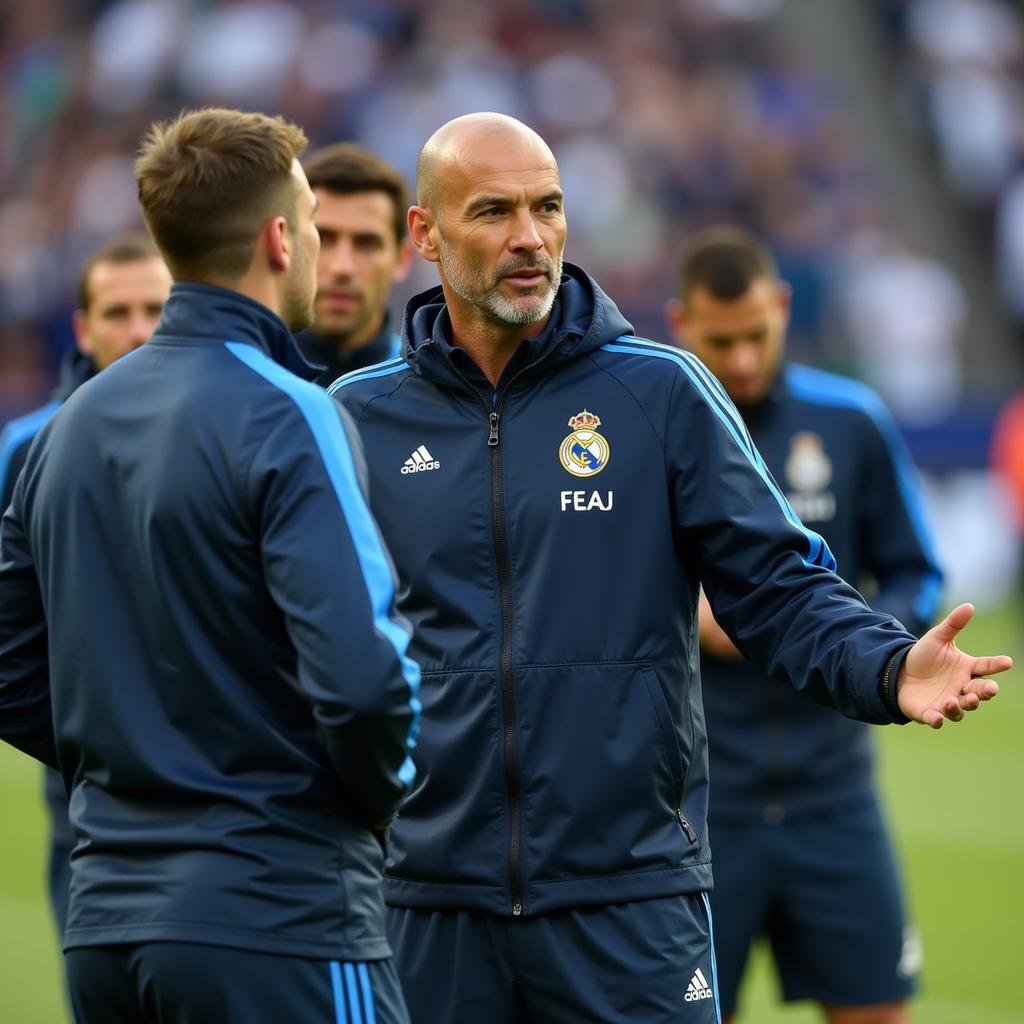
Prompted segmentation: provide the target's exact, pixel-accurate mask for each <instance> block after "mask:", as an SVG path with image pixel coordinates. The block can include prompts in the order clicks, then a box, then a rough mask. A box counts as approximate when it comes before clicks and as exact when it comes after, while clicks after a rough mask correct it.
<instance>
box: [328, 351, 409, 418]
mask: <svg viewBox="0 0 1024 1024" xmlns="http://www.w3.org/2000/svg"><path fill="white" fill-rule="evenodd" d="M411 372H412V370H411V369H410V367H409V364H408V363H407V362H406V361H405V360H404V359H403V358H402V357H401V356H395V357H393V358H391V359H386V360H384V362H382V363H374V364H373V365H372V366H364V367H361V368H360V369H358V370H352V371H351V372H350V373H346V374H345V375H344V376H342V377H339V378H338V379H337V380H336V381H335V382H334V383H333V384H331V385H330V387H328V389H327V394H328V395H330V396H331V397H332V398H334V399H335V400H336V401H338V402H341V404H342V405H344V406H345V407H346V408H349V409H352V408H355V407H359V406H365V405H366V403H368V402H370V401H372V400H373V399H374V398H379V397H380V396H381V395H386V394H389V393H390V392H392V391H394V390H395V388H396V387H397V385H398V384H399V383H400V382H401V381H402V380H403V379H404V375H407V374H409V373H411Z"/></svg>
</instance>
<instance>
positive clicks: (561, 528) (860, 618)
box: [330, 114, 1009, 1024]
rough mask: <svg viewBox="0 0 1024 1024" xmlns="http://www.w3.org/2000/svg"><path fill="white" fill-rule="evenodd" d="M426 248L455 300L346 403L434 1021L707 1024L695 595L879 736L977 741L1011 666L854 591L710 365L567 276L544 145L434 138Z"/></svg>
mask: <svg viewBox="0 0 1024 1024" xmlns="http://www.w3.org/2000/svg"><path fill="white" fill-rule="evenodd" d="M409 230H410V236H411V238H412V241H413V244H414V245H415V246H416V248H417V249H418V250H419V252H420V253H421V255H423V256H424V257H425V258H426V259H428V260H429V261H431V262H433V263H435V264H436V265H437V267H438V270H439V272H440V277H441V285H440V287H438V288H434V289H431V290H430V291H428V292H425V293H423V294H421V295H418V296H416V297H415V298H413V299H412V300H410V302H409V303H408V304H407V306H406V310H405V316H404V322H403V347H402V355H401V357H400V358H396V359H393V360H390V361H388V362H385V363H382V364H380V365H378V366H375V367H367V368H365V369H363V370H358V371H355V372H353V373H351V374H349V375H347V376H345V377H342V378H341V379H340V380H339V381H337V382H335V384H334V385H332V387H331V389H330V390H331V391H332V392H333V393H334V394H335V395H336V396H337V397H338V398H339V399H340V400H341V402H342V404H343V405H344V406H345V408H346V409H347V410H348V411H349V413H351V415H352V417H353V418H354V420H355V421H356V424H357V427H358V429H359V432H360V435H361V437H362V439H363V443H364V445H365V447H366V453H367V465H368V467H369V471H370V494H371V503H372V508H373V511H374V513H375V515H376V516H377V519H378V522H379V524H380V526H381V531H382V533H383V535H384V537H385V539H386V541H387V543H388V545H389V548H390V550H391V552H392V555H393V557H394V560H395V566H396V569H397V571H398V576H399V590H398V605H399V608H400V610H401V611H402V612H404V614H405V615H406V616H407V617H408V618H409V620H410V622H411V624H412V626H413V641H412V644H411V646H410V654H411V655H412V656H413V657H415V658H416V659H417V660H418V661H419V662H420V663H421V666H422V669H423V682H422V689H421V694H420V696H421V700H422V703H423V728H422V730H421V732H420V735H419V738H418V740H417V746H416V751H415V761H416V765H417V771H418V774H417V781H416V783H415V784H414V786H413V788H412V790H411V791H410V793H409V796H408V798H407V800H406V802H405V803H404V804H403V806H402V809H401V812H400V815H399V817H398V819H397V820H396V822H395V826H394V829H393V832H392V845H391V847H390V853H389V858H388V863H387V869H386V880H385V898H386V900H387V902H388V904H389V911H388V921H389V934H390V936H391V938H392V942H393V944H394V947H395V961H396V965H397V967H398V970H399V975H400V977H401V980H402V984H403V987H404V990H405V994H406V1000H407V1002H408V1004H409V1010H410V1016H411V1018H412V1020H413V1021H415V1022H419V1024H451V1022H458V1024H470V1022H472V1024H478V1022H480V1021H487V1022H488V1024H525V1022H531V1024H542V1022H543V1024H547V1022H551V1024H555V1022H557V1024H567V1022H584V1021H587V1022H595V1021H600V1022H607V1024H615V1022H621V1024H626V1022H629V1024H636V1022H637V1021H644V1022H645V1024H657V1022H662V1021H664V1022H668V1021H673V1022H679V1021H700V1022H711V1021H715V1020H716V1019H717V1015H718V1011H717V999H716V996H715V978H716V970H715V963H714V955H713V946H712V937H711V917H710V912H709V904H708V897H707V893H708V890H709V889H710V888H711V881H712V876H711V850H710V846H709V843H708V837H707V828H706V824H705V820H706V815H707V806H708V771H707V740H706V733H705V726H704V712H703V708H702V706H701V698H700V682H699V667H698V649H697V634H696V616H697V601H698V593H699V587H700V584H701V583H702V582H703V585H704V587H705V589H706V591H707V593H708V596H709V598H710V600H711V603H712V606H713V607H714V609H715V614H716V615H717V616H718V620H719V622H720V623H721V624H722V626H723V628H724V629H726V631H727V632H728V634H729V635H730V637H731V638H732V639H733V641H734V642H735V643H736V644H737V646H738V647H739V648H740V649H741V650H742V651H744V653H745V654H746V655H747V656H748V657H750V658H751V659H752V660H753V661H755V662H756V663H757V664H759V665H760V666H761V667H762V668H763V669H765V670H766V671H767V672H769V673H770V674H772V675H774V676H780V677H783V678H786V679H788V680H789V681H790V682H791V683H792V684H793V685H794V686H796V687H797V688H798V689H800V690H802V691H804V692H805V693H807V694H809V695H811V696H813V697H815V698H817V699H819V700H822V701H825V702H828V703H832V704H834V705H835V706H836V707H838V709H839V710H840V711H842V712H843V713H845V714H846V715H848V716H850V717H853V718H858V719H862V720H865V721H872V722H879V723H885V722H904V721H906V720H907V719H908V718H912V719H916V720H917V721H923V722H925V723H927V724H928V725H930V726H932V727H937V726H939V725H941V724H942V722H943V721H944V719H945V718H949V719H951V720H954V721H956V720H959V719H961V718H962V717H963V715H964V713H965V711H967V710H971V709H973V708H976V707H977V706H978V704H979V702H980V701H981V700H982V699H984V698H987V697H990V696H992V695H994V693H995V692H996V689H997V686H996V684H995V683H994V682H993V681H992V680H987V679H984V678H983V677H984V676H986V675H988V674H990V673H992V672H995V671H1001V670H1003V669H1005V668H1006V667H1008V665H1009V659H1008V658H981V659H975V658H971V657H970V656H968V655H966V654H963V653H962V652H960V651H958V650H957V648H956V647H955V646H954V643H953V641H954V638H955V636H956V634H957V633H958V632H959V630H960V629H961V628H962V627H963V626H964V625H965V624H966V622H967V621H968V619H969V618H970V615H971V608H970V606H969V605H964V606H961V607H960V608H958V609H956V610H955V611H954V612H953V613H952V614H951V615H950V616H948V617H947V619H946V620H945V621H944V622H943V623H942V624H941V625H940V626H938V627H937V628H936V629H933V630H932V631H930V632H929V633H928V634H927V635H926V636H925V637H924V638H923V639H922V640H920V641H917V642H915V638H914V636H913V635H912V634H910V633H908V632H907V631H906V630H905V629H904V628H903V627H902V626H901V625H900V624H899V623H898V622H897V621H896V620H894V619H893V618H892V617H891V616H889V615H886V614H884V613H880V612H875V611H872V610H871V609H870V608H869V607H868V606H867V605H866V604H865V603H864V601H863V599H862V598H861V597H860V595H859V594H858V593H857V592H856V591H855V590H854V589H853V588H852V587H850V586H848V585H847V584H846V583H844V582H843V580H842V579H840V578H839V577H838V576H836V575H835V573H834V572H833V570H834V568H835V562H834V559H833V557H832V554H831V552H830V551H829V549H828V547H827V545H826V544H825V542H824V541H823V540H822V538H821V537H820V536H819V535H817V534H816V533H813V532H812V531H809V530H807V529H806V528H804V527H803V525H802V524H801V523H800V520H799V519H798V518H797V516H796V515H795V513H794V512H793V511H792V509H791V508H790V507H789V504H788V502H787V501H786V499H785V497H784V496H783V494H782V492H781V491H780V490H779V488H778V487H777V485H776V484H775V482H774V481H773V479H772V477H771V475H770V474H769V473H768V472H767V470H766V469H765V466H764V462H763V460H762V459H761V456H760V454H759V453H758V451H757V449H756V448H755V447H754V445H753V443H752V442H751V440H750V437H749V434H748V432H747V430H746V427H745V426H744V424H743V421H742V419H741V418H740V416H739V414H738V413H737V412H736V410H735V408H734V407H733V405H732V403H731V402H730V401H729V399H728V398H727V397H726V395H725V393H724V392H723V391H722V389H721V387H720V385H719V384H718V383H717V382H716V381H715V380H714V378H713V377H712V376H711V374H710V373H708V371H707V370H706V369H705V368H704V367H703V365H702V364H701V363H700V362H699V361H698V360H697V359H695V358H694V357H693V356H691V355H689V354H687V353H684V352H681V351H679V350H678V349H676V348H674V347H670V346H664V345H658V344H654V343H652V342H649V341H644V340H642V339H639V338H636V337H634V336H633V334H632V331H631V328H630V325H629V324H628V323H627V322H626V321H625V319H624V318H623V317H622V316H621V314H620V313H619V311H618V310H617V309H616V308H615V305H614V304H613V303H612V301H611V300H610V299H609V298H608V296H606V295H605V294H604V293H603V292H602V291H601V289H600V287H599V286H598V285H597V284H596V283H595V282H594V280H593V279H592V278H590V277H589V276H588V275H587V274H586V273H585V272H584V271H583V270H581V269H579V268H578V267H575V266H573V265H571V264H569V263H563V260H562V251H563V246H564V243H565V238H566V220H565V214H564V209H563V195H562V188H561V185H560V181H559V175H558V167H557V164H556V163H555V160H554V157H553V156H552V154H551V151H550V149H549V148H548V147H547V145H546V144H545V143H544V141H543V140H542V139H541V138H540V137H539V136H538V135H537V134H536V133H535V132H533V131H532V130H531V129H529V128H528V127H527V126H525V125H523V124H522V123H521V122H519V121H516V120H515V119H513V118H510V117H506V116H503V115H499V114H474V115H467V116H465V117H461V118H457V119H455V120H454V121H451V122H449V123H448V124H446V125H444V126H443V127H442V128H440V129H439V130H438V131H437V132H436V133H435V134H434V135H433V136H432V137H431V138H430V140H429V141H428V142H427V144H426V146H425V148H424V149H423V151H422V153H421V155H420V160H419V167H418V173H417V203H416V205H414V206H413V207H412V208H411V209H410V211H409Z"/></svg>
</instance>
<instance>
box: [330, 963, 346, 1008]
mask: <svg viewBox="0 0 1024 1024" xmlns="http://www.w3.org/2000/svg"><path fill="white" fill-rule="evenodd" d="M331 991H332V992H333V993H334V1024H348V1010H346V1009H345V993H344V991H343V989H342V986H341V968H340V967H339V966H338V961H337V960H332V961H331Z"/></svg>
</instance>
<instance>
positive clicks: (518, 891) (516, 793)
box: [436, 342, 696, 917]
mask: <svg viewBox="0 0 1024 1024" xmlns="http://www.w3.org/2000/svg"><path fill="white" fill-rule="evenodd" d="M436 347H437V349H438V351H439V352H440V353H441V357H442V358H443V359H444V361H445V363H447V365H448V367H449V369H450V370H451V371H452V372H453V373H454V374H455V376H456V377H458V378H459V379H460V380H461V381H462V383H463V384H465V385H466V387H467V388H469V390H470V391H471V392H472V393H473V394H475V395H476V397H477V398H478V399H479V400H480V404H481V405H482V406H483V407H484V412H485V413H486V414H487V425H488V433H487V447H488V448H489V449H490V454H491V526H492V528H493V530H494V559H495V563H496V568H497V571H498V595H499V607H500V609H501V639H500V641H499V656H498V666H499V667H498V685H499V692H500V694H501V720H502V755H503V760H504V765H505V789H506V793H507V795H508V831H509V837H508V877H509V889H510V893H511V897H512V916H513V917H521V916H522V914H523V910H524V908H525V903H526V897H525V895H524V885H523V855H522V782H521V780H520V778H519V757H518V754H517V751H516V731H517V723H518V715H517V712H516V693H515V679H514V676H513V673H512V667H513V666H512V570H511V568H510V564H509V550H508V530H507V527H506V523H505V501H504V497H505V495H504V489H503V487H502V478H501V447H500V441H501V435H500V433H499V427H500V425H501V413H502V410H503V409H504V408H505V402H506V400H507V399H508V396H509V394H511V391H512V385H513V384H515V382H516V381H517V380H518V379H519V378H520V377H521V376H522V375H523V374H524V373H527V372H528V371H530V370H532V369H533V368H534V367H536V366H538V365H539V364H540V363H542V362H544V360H545V359H547V358H548V356H550V355H551V354H552V353H553V352H554V351H555V350H556V349H557V348H558V347H559V342H555V343H554V344H553V345H551V346H549V347H548V348H547V349H546V350H545V351H544V352H543V353H542V354H541V355H540V356H539V357H538V358H536V359H534V360H533V362H532V363H527V364H526V366H522V367H520V368H519V369H518V370H517V371H516V372H515V373H514V374H513V375H512V377H511V378H510V379H509V382H508V383H507V384H506V385H505V388H504V390H503V391H502V392H501V395H500V396H497V401H496V402H495V403H491V402H488V401H487V399H486V398H485V397H484V394H483V392H481V391H480V389H479V388H478V387H477V386H476V385H475V384H474V383H473V382H472V381H471V380H470V379H469V378H468V377H467V376H466V375H465V374H464V373H463V372H462V371H461V370H460V369H459V368H458V367H457V366H456V365H455V364H454V363H453V362H452V360H451V359H450V358H449V356H448V353H447V352H445V351H444V349H443V348H442V347H441V346H440V345H438V346H436ZM695 838H696V837H695Z"/></svg>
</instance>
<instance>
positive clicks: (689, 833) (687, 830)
mask: <svg viewBox="0 0 1024 1024" xmlns="http://www.w3.org/2000/svg"><path fill="white" fill-rule="evenodd" d="M676 820H677V821H678V822H679V827H680V828H681V829H682V830H683V835H685V836H686V838H687V839H688V840H689V841H690V842H691V843H695V842H697V833H696V832H694V831H693V826H692V825H691V824H690V823H689V822H688V821H687V820H686V817H685V815H684V814H683V812H682V811H681V810H680V809H679V808H678V807H677V808H676Z"/></svg>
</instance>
